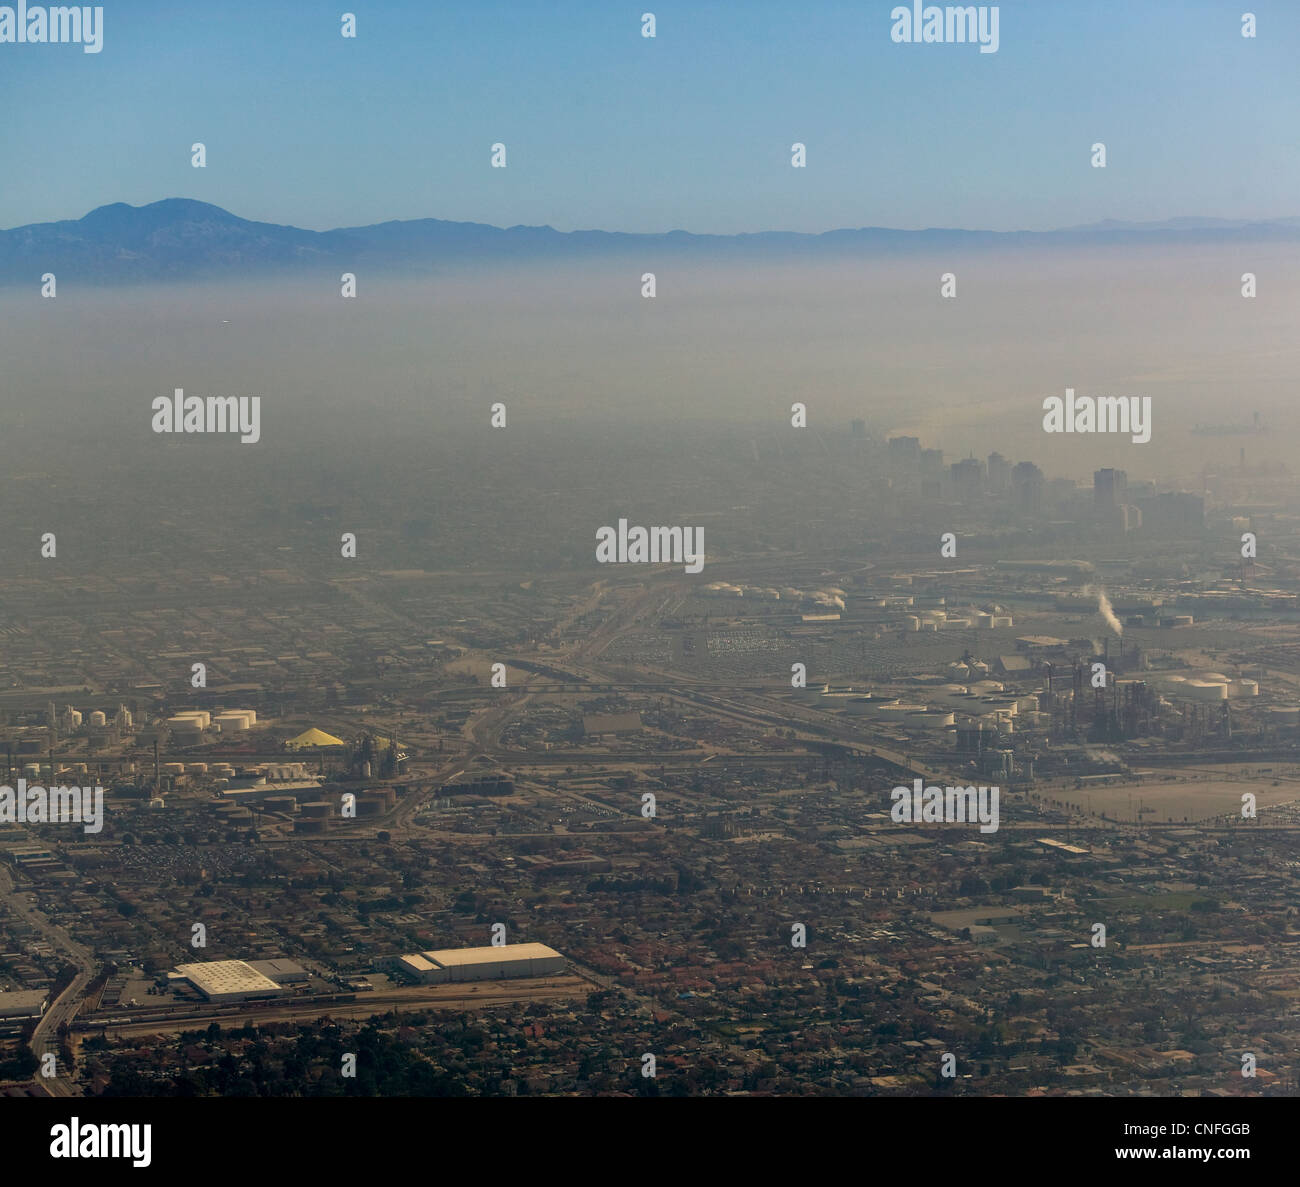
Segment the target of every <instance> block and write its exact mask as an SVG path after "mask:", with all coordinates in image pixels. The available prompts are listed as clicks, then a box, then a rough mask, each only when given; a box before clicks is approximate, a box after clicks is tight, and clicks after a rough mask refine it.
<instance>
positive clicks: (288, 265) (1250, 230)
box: [0, 198, 1300, 284]
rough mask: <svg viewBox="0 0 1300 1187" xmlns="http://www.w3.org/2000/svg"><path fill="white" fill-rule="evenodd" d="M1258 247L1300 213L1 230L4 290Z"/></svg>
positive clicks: (208, 221)
mask: <svg viewBox="0 0 1300 1187" xmlns="http://www.w3.org/2000/svg"><path fill="white" fill-rule="evenodd" d="M1260 241H1264V242H1291V241H1295V242H1300V218H1295V217H1282V218H1275V219H1262V220H1248V219H1217V218H1207V217H1199V216H1184V217H1178V218H1172V219H1166V220H1164V221H1161V222H1141V223H1132V222H1121V221H1119V220H1114V219H1103V220H1101V221H1100V222H1096V223H1089V224H1085V225H1082V226H1077V227H1065V228H1060V229H1058V230H1050V231H986V230H967V229H960V228H951V227H927V228H924V229H921V230H898V229H895V228H890V227H856V228H853V227H844V228H837V229H834V230H830V231H822V232H801V231H779V230H777V231H757V232H742V233H739V234H732V235H719V234H712V233H700V234H697V233H695V232H691V231H685V230H680V229H675V230H672V231H666V232H636V231H604V230H574V231H557V230H556V229H555V228H554V227H551V226H549V225H544V226H530V225H526V224H517V225H515V226H511V227H498V226H494V225H492V224H490V223H477V222H456V221H452V220H447V219H436V218H416V219H390V220H387V221H385V222H381V223H371V224H367V225H364V226H353V227H338V228H334V229H331V230H326V231H311V230H306V229H304V228H301V227H295V226H292V225H289V224H282V223H267V222H259V221H256V220H252V219H245V218H242V217H241V216H239V215H237V214H233V213H232V212H230V211H229V210H226V209H224V208H223V207H220V206H216V205H214V204H212V203H209V202H203V201H200V200H198V199H195V198H163V199H160V200H159V201H157V202H151V203H147V204H145V205H142V206H131V205H129V204H127V203H125V202H113V203H109V204H107V205H104V206H98V207H96V208H95V209H94V210H91V211H90V212H88V213H87V214H86V215H84V216H83V217H82V218H80V219H62V220H58V221H55V222H45V223H28V224H26V225H23V226H19V227H13V228H10V229H8V230H0V284H19V283H35V282H36V281H38V280H39V278H40V276H41V275H43V274H44V273H45V272H53V273H55V274H56V275H58V276H61V278H62V277H68V278H69V279H72V278H76V279H79V280H82V281H88V282H89V283H93V284H105V283H108V284H111V283H129V282H133V281H145V280H194V279H212V278H218V277H232V276H238V275H250V274H251V275H266V274H275V273H279V274H284V275H295V274H309V273H315V272H318V271H324V270H330V271H333V270H335V269H342V270H343V271H356V270H358V269H360V268H368V269H371V270H378V271H384V272H401V273H416V274H419V273H426V274H427V273H430V272H436V271H437V270H439V269H440V268H443V267H454V266H464V265H467V264H471V263H479V264H482V263H491V262H516V263H518V262H525V261H528V262H534V263H538V262H542V263H544V262H548V261H555V262H559V261H563V260H573V259H588V260H590V259H598V258H605V257H608V258H617V257H619V256H621V255H629V254H636V255H637V257H638V258H645V256H646V253H647V252H656V253H658V255H660V256H662V255H669V256H673V257H680V256H681V255H683V254H686V255H691V256H693V257H695V258H699V259H713V260H722V259H733V260H740V259H744V260H756V259H760V258H763V257H766V258H771V259H778V258H789V257H799V256H819V255H824V254H826V253H828V252H834V253H835V254H837V255H842V254H855V253H856V254H864V255H889V254H901V253H907V252H924V251H926V250H928V249H935V248H946V249H951V248H955V247H966V248H980V247H995V246H1028V247H1032V246H1039V245H1042V246H1051V245H1057V246H1062V245H1076V246H1078V245H1084V244H1097V245H1101V244H1121V243H1128V244H1134V245H1136V244H1140V243H1166V244H1168V243H1213V242H1260ZM651 258H654V257H651Z"/></svg>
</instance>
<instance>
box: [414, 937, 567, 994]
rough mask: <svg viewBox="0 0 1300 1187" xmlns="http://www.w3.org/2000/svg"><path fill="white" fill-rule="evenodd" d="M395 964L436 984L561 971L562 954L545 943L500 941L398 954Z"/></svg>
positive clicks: (548, 973)
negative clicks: (482, 946)
mask: <svg viewBox="0 0 1300 1187" xmlns="http://www.w3.org/2000/svg"><path fill="white" fill-rule="evenodd" d="M397 967H398V969H399V970H400V971H401V972H403V973H405V974H406V975H407V976H408V977H410V978H411V979H412V980H414V981H417V982H419V983H420V984H421V985H438V984H441V983H442V982H444V981H496V980H501V979H503V978H506V977H545V976H548V975H550V974H552V973H562V972H564V957H563V956H561V955H560V954H559V953H558V952H556V950H555V949H554V948H548V947H547V946H546V945H545V944H501V945H499V946H495V947H487V948H442V949H439V950H438V951H435V952H415V953H412V954H411V955H409V956H403V957H401V958H400V959H399V960H398V962H397Z"/></svg>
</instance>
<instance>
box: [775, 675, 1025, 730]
mask: <svg viewBox="0 0 1300 1187" xmlns="http://www.w3.org/2000/svg"><path fill="white" fill-rule="evenodd" d="M981 666H982V665H981ZM924 695H925V700H924V701H920V700H905V699H903V698H902V697H894V696H877V695H875V694H874V693H871V692H867V691H865V690H862V689H855V688H853V687H852V686H851V685H843V684H840V685H831V684H813V685H810V686H809V687H807V688H801V689H796V690H795V692H794V696H795V698H796V699H797V700H800V701H802V702H803V703H805V704H809V705H816V706H817V708H819V709H826V710H828V711H830V712H834V713H841V714H843V715H845V716H848V717H870V718H873V719H874V720H876V721H880V722H882V723H886V722H893V723H894V724H896V725H901V726H908V727H911V728H912V729H922V730H934V729H939V730H946V729H949V728H951V727H952V726H954V725H955V724H956V721H957V718H958V717H959V716H961V717H963V718H965V717H971V718H974V719H977V720H980V721H984V722H985V723H986V724H987V726H988V728H989V729H990V730H993V731H998V732H1001V733H1004V734H1005V733H1010V732H1011V731H1012V730H1013V729H1014V728H1015V719H1016V717H1017V716H1018V715H1019V714H1020V713H1022V712H1023V713H1028V714H1033V715H1034V718H1033V723H1034V724H1039V720H1038V719H1039V718H1041V719H1042V721H1043V722H1045V720H1046V714H1039V713H1038V708H1039V704H1038V697H1037V696H1033V695H1027V696H1011V695H1010V694H1008V693H1006V690H1005V688H1004V686H1003V685H1002V684H1000V683H999V682H998V681H996V680H977V681H976V682H975V683H973V684H969V685H966V684H941V685H939V686H937V687H935V688H931V689H927V690H926V692H925V694H924Z"/></svg>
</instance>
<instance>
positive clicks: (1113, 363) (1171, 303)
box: [0, 245, 1300, 486]
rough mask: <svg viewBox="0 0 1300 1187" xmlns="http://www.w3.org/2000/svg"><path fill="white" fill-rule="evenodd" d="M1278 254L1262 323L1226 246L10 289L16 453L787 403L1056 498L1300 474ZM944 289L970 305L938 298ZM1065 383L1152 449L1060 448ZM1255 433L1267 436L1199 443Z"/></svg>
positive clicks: (777, 417)
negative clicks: (184, 413)
mask: <svg viewBox="0 0 1300 1187" xmlns="http://www.w3.org/2000/svg"><path fill="white" fill-rule="evenodd" d="M1270 258H1271V260H1272V264H1271V265H1270V266H1269V267H1268V269H1267V270H1265V269H1264V268H1263V267H1261V269H1260V270H1261V273H1262V274H1263V275H1265V276H1266V277H1267V284H1266V285H1265V284H1263V283H1261V289H1260V295H1259V297H1257V298H1256V299H1255V300H1251V301H1247V300H1243V299H1242V298H1241V295H1240V290H1239V279H1238V278H1239V276H1240V274H1241V272H1242V271H1243V270H1244V268H1245V267H1247V266H1248V264H1251V263H1257V257H1256V256H1255V255H1254V254H1253V253H1250V252H1246V253H1244V254H1243V250H1242V249H1241V248H1238V247H1235V246H1213V247H1202V248H1198V249H1195V250H1188V249H1180V250H1176V251H1175V250H1169V249H1167V248H1145V249H1138V250H1133V249H1128V248H1106V249H1092V250H1087V251H1073V252H1054V251H1047V250H1043V251H1024V252H1017V253H1006V254H1004V255H1001V256H998V257H996V258H995V257H993V256H992V255H990V254H989V253H976V254H974V255H971V256H962V255H956V254H946V255H945V256H944V257H943V258H942V260H940V259H922V258H911V257H909V258H907V259H901V260H884V261H877V262H874V263H872V264H871V265H870V266H869V267H866V268H863V267H862V266H861V265H860V264H858V263H855V262H853V261H820V262H817V263H816V264H812V265H765V266H749V267H745V268H731V267H714V266H705V267H700V266H690V267H686V266H683V267H681V268H677V269H674V271H673V274H672V277H671V282H670V283H669V282H668V281H665V282H663V285H662V287H661V289H660V294H659V297H658V298H657V299H656V300H654V301H645V300H642V299H641V296H640V291H639V288H638V287H637V285H636V284H635V283H631V284H630V283H629V282H628V276H627V270H626V268H625V267H623V266H621V265H619V264H618V263H617V262H615V263H600V264H584V265H580V266H567V267H557V266H549V265H548V266H546V267H539V268H528V269H510V270H505V269H494V270H491V271H490V272H485V273H484V274H483V275H481V276H472V275H462V274H457V275H455V276H447V277H431V278H427V279H418V280H396V279H395V280H391V281H388V282H386V283H384V284H382V285H377V286H374V287H372V288H370V289H367V290H366V296H365V298H364V299H363V300H357V301H343V300H340V299H339V297H338V295H337V289H336V288H334V287H332V286H331V287H324V286H321V285H318V284H315V285H314V284H311V283H308V282H295V283H294V284H289V285H285V284H276V283H269V282H264V283H256V284H214V285H192V286H163V287H150V286H134V287H130V288H126V289H119V290H93V289H90V290H87V289H79V288H76V287H70V288H69V289H68V290H67V292H66V294H65V293H64V292H63V290H60V295H59V299H58V301H57V302H55V301H44V300H40V299H39V298H35V297H33V296H32V294H31V293H29V292H24V291H19V290H17V289H14V290H9V291H6V292H3V293H0V358H3V359H4V377H3V387H0V391H12V392H15V393H19V395H20V396H21V397H22V398H20V399H11V400H5V399H0V436H3V435H4V434H5V433H7V432H9V431H10V429H11V428H17V427H19V426H25V427H26V429H27V430H28V431H31V432H39V433H40V434H41V435H40V436H37V437H28V438H24V443H23V445H22V446H18V445H15V449H16V451H17V453H18V454H19V455H21V456H23V457H24V458H26V459H27V461H28V463H29V464H30V465H32V466H33V467H36V468H38V469H39V470H40V472H41V473H42V474H46V473H48V472H49V471H48V467H49V464H50V461H49V459H51V458H58V457H59V449H60V445H61V442H62V441H63V440H64V439H65V436H66V434H67V433H68V432H69V431H70V429H71V430H76V431H78V432H83V431H84V432H87V433H90V434H91V435H93V436H98V437H105V438H106V436H107V435H109V434H111V435H113V436H114V438H117V437H121V436H125V437H127V438H129V439H130V440H131V441H133V442H135V443H136V444H139V445H142V446H147V447H148V448H149V450H151V451H152V450H153V449H154V448H155V447H156V445H157V441H158V438H157V437H156V436H155V435H153V434H152V433H151V431H150V421H151V411H150V406H151V402H152V400H153V398H154V397H155V396H157V395H160V394H169V393H171V392H172V391H173V389H174V388H176V387H182V388H184V389H185V390H186V392H187V393H189V394H197V395H257V396H260V397H261V399H262V443H261V444H259V445H258V446H256V447H253V446H249V447H238V448H240V449H245V448H246V449H247V451H249V452H251V451H253V450H254V449H256V450H257V451H258V456H260V457H263V458H265V459H268V461H267V464H268V465H269V464H271V461H270V460H269V459H274V458H275V457H276V456H277V454H278V451H279V450H280V449H281V448H282V446H283V445H284V443H285V442H287V441H290V440H301V439H302V438H303V435H304V434H313V435H315V436H317V437H319V438H320V440H321V441H322V442H325V443H328V445H327V448H323V449H322V454H321V464H322V466H324V467H325V468H326V470H327V471H328V472H329V473H331V474H333V473H335V472H336V471H337V470H338V468H339V466H340V464H341V463H340V461H339V458H340V451H342V453H343V454H344V455H346V453H347V451H348V450H349V449H350V448H351V445H350V442H351V441H352V435H353V432H354V429H353V428H352V427H351V426H352V425H353V424H354V422H356V421H357V420H358V419H360V420H361V421H363V423H364V433H365V435H366V436H368V437H375V438H376V439H380V440H389V441H393V440H403V439H409V440H416V441H418V440H425V441H430V442H435V441H440V440H441V439H442V437H443V436H444V434H445V433H447V432H449V431H452V430H455V431H462V430H464V429H467V428H468V429H473V430H475V431H477V432H478V433H480V434H488V433H489V432H490V431H489V429H488V428H487V425H488V417H489V411H490V405H491V404H492V402H494V401H496V400H501V401H504V402H505V403H506V404H507V406H508V408H509V416H510V422H509V423H510V426H511V428H512V431H515V432H518V433H519V434H520V439H521V440H524V441H527V440H530V439H531V434H532V433H533V432H534V430H536V429H538V428H540V427H546V428H553V427H554V426H555V425H556V424H557V423H559V424H562V423H564V422H565V421H566V420H572V421H573V422H574V423H575V424H579V423H581V424H590V423H592V422H596V421H607V422H609V423H611V424H615V425H621V426H625V427H626V426H629V425H634V424H640V423H646V424H651V425H663V424H688V423H692V422H702V421H715V422H718V423H721V424H728V425H734V426H735V433H736V435H737V440H739V441H742V442H743V441H747V440H748V439H749V437H750V436H751V435H753V434H755V433H759V434H763V433H766V434H770V435H772V436H774V437H775V436H779V435H782V434H786V435H788V434H789V433H790V429H789V427H788V426H789V424H790V405H791V403H792V402H793V401H796V400H797V401H802V402H805V403H806V404H807V406H808V418H809V428H810V430H812V434H811V435H814V436H815V435H816V434H818V433H825V434H842V433H843V432H844V431H845V430H846V427H847V425H848V422H849V420H850V419H851V418H853V417H857V416H861V417H864V418H866V419H867V421H868V423H869V426H870V427H871V429H872V430H873V431H874V432H877V433H879V434H881V435H888V434H893V433H912V434H915V435H918V436H920V437H921V438H922V439H923V440H924V442H925V444H926V445H927V446H933V447H938V448H942V449H943V450H944V451H945V452H946V453H947V455H948V460H949V461H953V460H955V459H956V458H958V457H961V456H963V455H964V454H966V453H967V452H974V453H975V454H977V455H978V456H981V457H982V456H985V455H986V454H987V453H989V452H990V451H991V450H994V449H998V450H1000V451H1002V452H1003V453H1005V454H1007V455H1008V456H1009V457H1011V458H1013V459H1015V460H1021V459H1030V460H1033V461H1036V462H1038V463H1039V464H1040V465H1041V466H1042V467H1043V468H1044V469H1045V470H1046V471H1048V473H1049V474H1052V475H1066V476H1070V477H1076V478H1082V479H1088V478H1090V476H1091V473H1092V471H1093V469H1095V468H1097V467H1100V466H1120V467H1122V468H1125V469H1127V470H1128V471H1129V473H1130V474H1131V475H1133V476H1134V477H1143V478H1158V479H1162V480H1163V479H1169V480H1171V481H1174V482H1175V483H1176V484H1178V483H1181V482H1184V481H1186V476H1187V475H1188V474H1193V475H1194V474H1195V473H1197V472H1199V469H1200V467H1201V465H1202V464H1203V463H1209V464H1212V465H1217V464H1221V463H1225V462H1227V463H1234V464H1235V462H1236V460H1237V458H1238V453H1239V450H1240V449H1241V448H1242V447H1245V448H1246V449H1247V450H1248V454H1249V457H1250V460H1251V462H1252V464H1256V463H1263V462H1266V461H1268V462H1285V463H1287V464H1288V465H1292V466H1293V465H1294V459H1295V450H1294V443H1295V441H1296V439H1297V421H1298V418H1300V410H1297V407H1296V401H1295V376H1296V374H1297V373H1298V372H1300V337H1298V336H1297V335H1296V334H1295V333H1294V332H1293V327H1294V325H1295V318H1296V310H1297V309H1300V248H1297V247H1295V246H1290V245H1288V246H1286V247H1284V248H1275V249H1272V254H1271V257H1270ZM948 267H951V268H952V270H953V271H954V272H955V274H956V276H957V277H958V284H959V286H960V287H959V297H958V299H957V300H954V301H945V300H942V299H941V298H940V297H939V296H938V295H937V294H938V278H939V275H940V273H941V271H943V270H944V269H945V268H948ZM1067 386H1072V387H1074V388H1076V390H1077V392H1078V393H1079V394H1080V395H1088V396H1098V395H1125V396H1130V395H1135V396H1150V397H1151V399H1152V406H1153V412H1152V417H1153V424H1152V434H1151V440H1150V442H1148V443H1146V444H1134V443H1132V442H1131V441H1130V440H1129V439H1128V438H1125V437H1123V435H1120V436H1119V437H1116V436H1114V435H1109V436H1108V435H1106V434H1095V435H1091V436H1090V435H1087V434H1085V435H1083V436H1079V435H1075V434H1068V435H1067V434H1055V435H1053V434H1048V433H1044V432H1043V428H1042V421H1043V407H1042V402H1043V399H1044V398H1045V397H1047V396H1061V395H1062V394H1063V392H1064V389H1065V388H1066V387H1067ZM1256 411H1258V412H1259V413H1260V414H1261V416H1262V417H1263V419H1264V421H1265V422H1266V423H1267V424H1268V426H1269V428H1270V429H1271V430H1272V431H1271V432H1270V433H1269V434H1268V435H1267V436H1260V437H1250V438H1247V439H1242V438H1235V437H1213V436H1211V437H1201V436H1193V435H1191V433H1190V430H1191V429H1192V428H1193V427H1194V426H1195V425H1196V424H1197V422H1206V423H1209V424H1221V423H1236V422H1241V421H1247V422H1248V421H1249V420H1250V418H1251V415H1252V413H1253V412H1256ZM480 440H481V442H482V447H483V448H486V449H488V450H489V451H491V450H492V449H493V448H494V446H493V445H492V444H491V439H490V437H489V438H487V439H482V438H481V439H480ZM344 468H346V467H344ZM576 480H577V479H575V478H572V476H570V475H567V474H566V475H561V474H559V473H557V475H556V484H557V486H567V485H570V484H571V481H576Z"/></svg>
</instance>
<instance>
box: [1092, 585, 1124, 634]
mask: <svg viewBox="0 0 1300 1187" xmlns="http://www.w3.org/2000/svg"><path fill="white" fill-rule="evenodd" d="M1083 592H1084V595H1085V596H1087V595H1090V594H1091V595H1094V596H1095V597H1096V599H1097V613H1098V614H1100V615H1101V616H1102V618H1104V619H1105V620H1106V625H1107V626H1108V627H1110V629H1111V630H1112V631H1114V632H1115V633H1116V634H1117V635H1123V634H1124V627H1123V625H1122V624H1121V623H1120V621H1119V619H1118V618H1117V617H1116V616H1115V607H1114V606H1112V605H1111V604H1110V598H1108V597H1107V596H1106V591H1105V590H1104V589H1102V588H1101V586H1099V585H1085V586H1084V587H1083Z"/></svg>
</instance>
